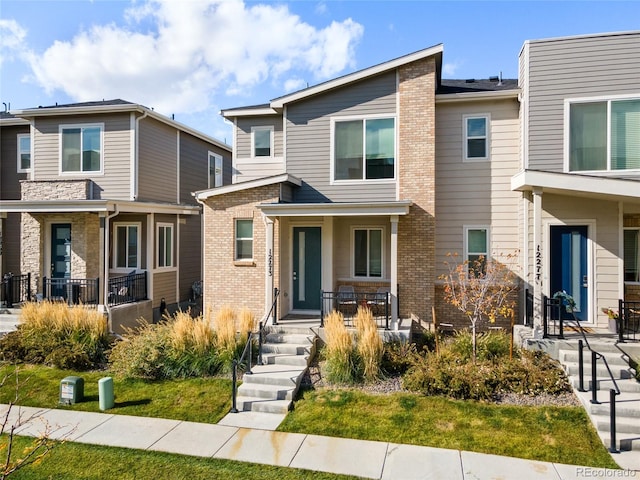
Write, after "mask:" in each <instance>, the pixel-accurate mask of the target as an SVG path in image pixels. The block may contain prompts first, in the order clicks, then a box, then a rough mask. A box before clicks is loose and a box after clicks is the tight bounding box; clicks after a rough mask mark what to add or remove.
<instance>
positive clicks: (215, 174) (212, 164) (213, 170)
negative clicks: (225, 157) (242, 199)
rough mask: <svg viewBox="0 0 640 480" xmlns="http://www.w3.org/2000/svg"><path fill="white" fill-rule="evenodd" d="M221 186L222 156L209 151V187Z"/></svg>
mask: <svg viewBox="0 0 640 480" xmlns="http://www.w3.org/2000/svg"><path fill="white" fill-rule="evenodd" d="M221 186H222V157H221V156H220V155H216V154H215V153H212V152H209V188H214V187H221Z"/></svg>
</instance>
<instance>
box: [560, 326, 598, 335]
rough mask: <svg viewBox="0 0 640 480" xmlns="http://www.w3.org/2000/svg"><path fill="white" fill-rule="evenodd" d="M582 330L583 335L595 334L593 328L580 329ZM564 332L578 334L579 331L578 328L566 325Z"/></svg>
mask: <svg viewBox="0 0 640 480" xmlns="http://www.w3.org/2000/svg"><path fill="white" fill-rule="evenodd" d="M582 330H583V331H584V332H585V333H595V330H594V329H593V328H591V327H582ZM564 331H565V332H566V331H569V332H579V331H580V329H579V328H578V327H571V326H569V325H567V326H565V327H564Z"/></svg>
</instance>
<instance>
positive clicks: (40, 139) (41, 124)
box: [32, 113, 132, 200]
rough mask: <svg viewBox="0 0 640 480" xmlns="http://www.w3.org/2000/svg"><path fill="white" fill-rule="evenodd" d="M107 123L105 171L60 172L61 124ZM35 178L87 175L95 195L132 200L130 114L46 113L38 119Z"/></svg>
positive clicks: (34, 161)
mask: <svg viewBox="0 0 640 480" xmlns="http://www.w3.org/2000/svg"><path fill="white" fill-rule="evenodd" d="M84 123H101V124H104V130H103V138H104V142H103V145H102V168H103V170H104V172H103V173H102V174H95V173H77V174H68V173H65V174H63V175H62V174H61V173H60V168H61V166H60V133H59V127H60V125H77V124H84ZM33 147H34V158H33V159H32V163H33V177H32V178H33V180H59V179H60V177H61V176H63V177H64V178H68V179H72V178H87V179H90V180H93V182H94V183H95V187H94V198H96V199H114V200H129V199H130V184H131V179H130V177H131V174H130V168H131V153H130V152H131V148H132V145H131V134H130V116H129V114H125V113H123V114H108V115H107V114H103V115H82V116H76V117H44V118H37V119H36V121H35V137H34V145H33Z"/></svg>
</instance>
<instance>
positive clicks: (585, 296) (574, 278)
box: [549, 225, 589, 321]
mask: <svg viewBox="0 0 640 480" xmlns="http://www.w3.org/2000/svg"><path fill="white" fill-rule="evenodd" d="M550 236H551V258H550V262H551V263H550V265H551V281H550V286H551V291H550V292H549V293H550V295H551V296H553V294H554V293H556V292H558V291H562V290H564V291H565V292H567V294H569V295H571V296H572V297H573V299H574V300H575V302H576V311H575V312H574V313H575V315H576V318H577V319H578V320H583V321H586V320H588V319H589V315H588V304H589V278H588V276H587V272H588V271H587V226H586V225H576V226H564V225H563V226H552V227H551V235H550ZM562 311H563V318H568V319H572V318H573V317H572V316H571V314H570V313H567V312H566V311H565V309H563V310H562Z"/></svg>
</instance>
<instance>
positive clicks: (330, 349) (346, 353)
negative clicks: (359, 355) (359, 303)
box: [323, 310, 360, 384]
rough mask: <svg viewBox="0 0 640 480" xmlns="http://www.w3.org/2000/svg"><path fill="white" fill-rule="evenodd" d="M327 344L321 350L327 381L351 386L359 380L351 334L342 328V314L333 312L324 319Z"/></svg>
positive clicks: (345, 328)
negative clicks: (324, 361)
mask: <svg viewBox="0 0 640 480" xmlns="http://www.w3.org/2000/svg"><path fill="white" fill-rule="evenodd" d="M324 328H325V333H326V336H327V344H326V346H325V348H324V350H323V352H324V357H325V359H326V362H327V363H326V365H327V380H328V381H329V382H331V383H338V384H351V383H353V382H354V381H356V379H357V378H359V376H360V375H359V372H358V371H357V363H356V362H355V361H354V347H353V339H352V338H351V334H350V333H349V332H348V330H347V327H345V326H344V317H343V316H342V313H340V312H336V311H335V310H333V311H332V312H331V313H330V314H329V315H327V316H326V317H325V319H324Z"/></svg>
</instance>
